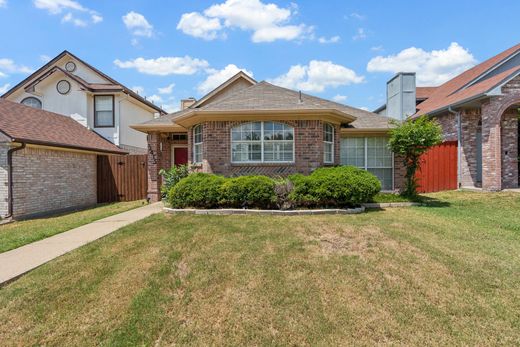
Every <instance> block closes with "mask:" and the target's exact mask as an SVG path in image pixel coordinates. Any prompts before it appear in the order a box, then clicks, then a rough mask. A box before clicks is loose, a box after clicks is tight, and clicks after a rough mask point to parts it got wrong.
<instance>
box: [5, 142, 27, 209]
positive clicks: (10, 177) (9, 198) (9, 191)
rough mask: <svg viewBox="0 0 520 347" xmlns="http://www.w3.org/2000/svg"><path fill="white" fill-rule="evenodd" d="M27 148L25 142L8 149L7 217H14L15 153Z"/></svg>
mask: <svg viewBox="0 0 520 347" xmlns="http://www.w3.org/2000/svg"><path fill="white" fill-rule="evenodd" d="M24 148H25V142H22V143H21V146H20V147H14V148H11V149H9V150H8V151H7V215H6V216H5V217H4V218H5V219H9V218H12V217H13V206H14V199H13V153H14V152H17V151H20V150H22V149H24Z"/></svg>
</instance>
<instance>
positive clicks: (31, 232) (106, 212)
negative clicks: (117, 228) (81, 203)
mask: <svg viewBox="0 0 520 347" xmlns="http://www.w3.org/2000/svg"><path fill="white" fill-rule="evenodd" d="M143 204H144V201H131V202H118V203H111V204H99V205H97V206H95V207H92V208H88V209H83V210H79V211H73V212H67V213H61V214H58V215H52V216H47V217H44V218H37V219H29V220H23V221H17V222H13V223H9V224H5V225H1V226H0V253H2V252H6V251H8V250H11V249H14V248H17V247H20V246H23V245H26V244H28V243H31V242H35V241H38V240H41V239H44V238H46V237H49V236H52V235H56V234H59V233H62V232H64V231H67V230H70V229H74V228H76V227H79V226H81V225H84V224H88V223H90V222H93V221H95V220H98V219H102V218H105V217H109V216H112V215H114V214H117V213H121V212H125V211H128V210H131V209H134V208H137V207H140V206H142V205H143Z"/></svg>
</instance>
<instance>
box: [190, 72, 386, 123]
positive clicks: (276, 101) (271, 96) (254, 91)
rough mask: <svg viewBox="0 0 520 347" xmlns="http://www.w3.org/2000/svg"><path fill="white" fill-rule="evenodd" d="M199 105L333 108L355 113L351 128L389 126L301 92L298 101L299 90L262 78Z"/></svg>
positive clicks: (216, 108) (216, 107)
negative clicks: (224, 95)
mask: <svg viewBox="0 0 520 347" xmlns="http://www.w3.org/2000/svg"><path fill="white" fill-rule="evenodd" d="M200 109H201V110H206V111H237V110H298V109H300V110H304V109H305V110H309V109H317V110H318V109H336V110H339V111H341V112H344V113H346V114H348V115H351V116H354V117H356V120H354V121H353V122H352V123H350V125H351V126H352V127H353V128H371V129H377V128H384V129H386V128H389V127H390V125H389V119H388V118H387V117H383V116H380V115H377V114H375V113H372V112H368V111H365V110H361V109H358V108H355V107H351V106H347V105H343V104H340V103H337V102H334V101H330V100H326V99H322V98H318V97H315V96H312V95H308V94H305V93H302V100H301V102H300V97H299V92H297V91H294V90H291V89H287V88H282V87H279V86H275V85H273V84H271V83H268V82H265V81H262V82H259V83H257V84H255V85H253V86H251V87H249V88H246V89H242V90H240V91H237V92H235V93H233V94H231V95H229V96H228V97H226V98H224V99H222V100H219V101H217V102H214V103H212V104H209V105H207V106H203V107H201V108H200Z"/></svg>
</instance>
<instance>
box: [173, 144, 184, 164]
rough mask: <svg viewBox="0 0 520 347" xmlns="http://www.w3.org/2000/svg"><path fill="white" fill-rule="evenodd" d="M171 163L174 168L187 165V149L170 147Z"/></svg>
mask: <svg viewBox="0 0 520 347" xmlns="http://www.w3.org/2000/svg"><path fill="white" fill-rule="evenodd" d="M172 163H173V165H175V166H177V165H186V164H188V147H178V146H175V145H174V146H172Z"/></svg>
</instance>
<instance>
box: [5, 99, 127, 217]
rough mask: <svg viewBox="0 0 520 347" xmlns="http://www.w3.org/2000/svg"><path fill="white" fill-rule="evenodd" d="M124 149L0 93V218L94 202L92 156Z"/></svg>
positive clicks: (94, 163)
mask: <svg viewBox="0 0 520 347" xmlns="http://www.w3.org/2000/svg"><path fill="white" fill-rule="evenodd" d="M109 154H125V151H123V150H122V149H120V148H119V147H117V146H115V145H114V144H112V143H110V142H109V141H107V140H105V139H104V138H103V137H101V136H99V135H98V134H96V133H95V132H93V131H91V130H88V129H87V128H86V127H84V126H82V125H81V124H79V123H78V122H76V121H75V120H73V119H72V118H70V117H67V116H63V115H58V114H56V113H52V112H48V111H44V110H40V109H35V108H32V107H29V106H25V105H22V104H19V103H15V102H11V101H8V100H3V99H0V218H10V217H15V218H19V217H28V216H31V215H36V214H41V213H49V212H52V211H58V210H64V209H70V208H75V207H84V206H89V205H94V204H96V203H97V184H96V183H97V182H96V180H97V178H96V169H97V166H96V165H97V156H98V155H109Z"/></svg>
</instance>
